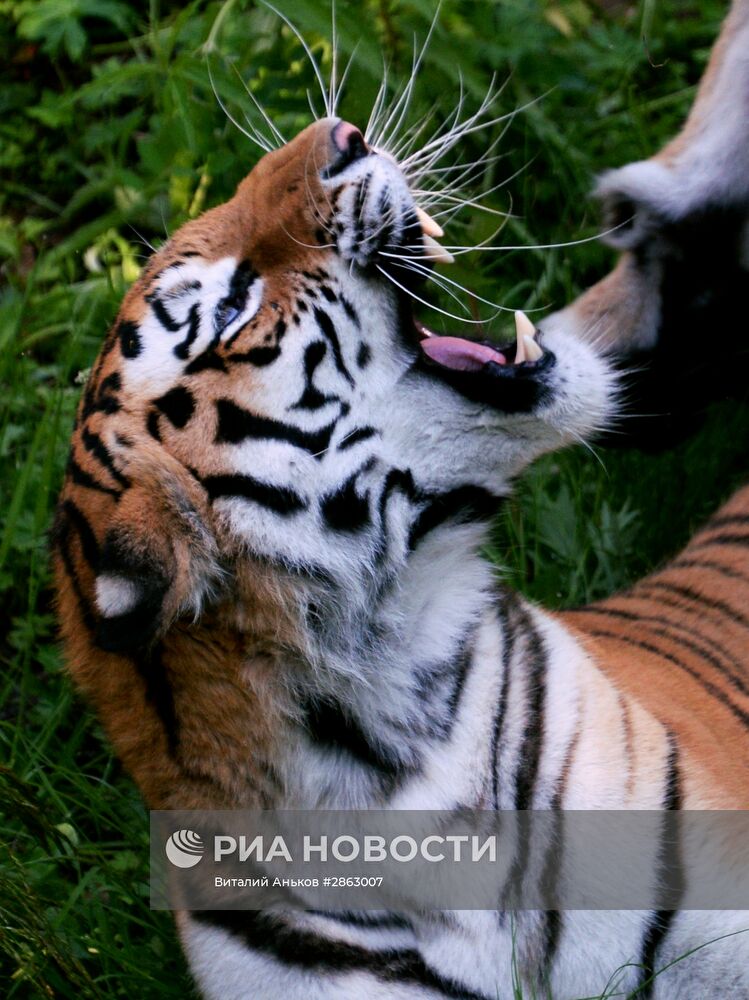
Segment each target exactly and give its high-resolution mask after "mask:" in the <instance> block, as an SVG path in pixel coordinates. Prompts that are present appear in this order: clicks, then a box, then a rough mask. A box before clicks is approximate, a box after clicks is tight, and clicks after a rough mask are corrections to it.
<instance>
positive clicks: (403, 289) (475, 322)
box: [375, 264, 499, 326]
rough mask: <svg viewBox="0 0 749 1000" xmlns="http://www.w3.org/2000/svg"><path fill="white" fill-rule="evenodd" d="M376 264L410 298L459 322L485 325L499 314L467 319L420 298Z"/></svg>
mask: <svg viewBox="0 0 749 1000" xmlns="http://www.w3.org/2000/svg"><path fill="white" fill-rule="evenodd" d="M375 266H376V268H377V270H378V271H379V272H380V273H381V274H383V275H384V276H385V277H386V278H387V279H388V281H390V282H392V284H394V285H395V286H396V287H397V288H400V290H401V291H402V292H405V294H406V295H408V296H409V298H412V299H414V301H416V302H420V303H421V304H422V305H423V306H426V307H427V308H428V309H433V310H434V311H435V312H438V313H442V315H443V316H447V317H448V319H455V320H457V321H458V322H459V323H471V324H472V325H475V326H485V325H486V324H487V323H490V322H491V321H492V320H493V319H496V317H497V316H498V315H499V311H498V312H497V313H495V315H494V316H489V317H488V318H487V319H467V318H466V317H465V316H456V315H455V314H454V313H450V312H447V311H446V310H445V309H440V308H439V306H435V305H433V304H432V303H431V302H427V301H426V299H422V298H420V297H419V296H418V295H416V294H415V293H414V292H412V291H410V290H409V289H408V288H406V287H405V286H404V285H401V283H400V282H399V281H396V280H395V278H394V277H393V276H392V274H389V273H388V272H387V271H386V270H385V268H383V267H381V266H380V265H379V264H376V265H375Z"/></svg>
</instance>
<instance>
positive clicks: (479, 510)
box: [408, 484, 498, 549]
mask: <svg viewBox="0 0 749 1000" xmlns="http://www.w3.org/2000/svg"><path fill="white" fill-rule="evenodd" d="M497 507H498V499H497V498H496V497H495V496H494V495H493V494H492V493H490V492H489V490H485V489H484V488H483V487H481V486H473V485H470V484H469V485H466V486H458V487H456V488H455V489H453V490H449V491H448V492H447V493H440V494H438V495H436V496H433V497H432V498H431V499H430V501H429V503H428V504H427V506H426V507H425V508H424V510H422V511H421V513H420V514H419V516H418V517H417V518H416V521H415V522H414V524H413V525H412V527H411V533H410V535H409V539H408V544H409V548H411V549H414V548H416V546H417V545H418V544H419V542H420V541H421V540H422V539H423V538H424V536H425V535H428V534H429V533H430V532H431V531H434V530H435V528H438V527H439V526H440V525H441V524H444V523H445V521H450V520H455V519H459V520H461V521H472V520H478V519H481V520H489V519H490V518H491V517H493V516H494V515H495V514H496V512H497Z"/></svg>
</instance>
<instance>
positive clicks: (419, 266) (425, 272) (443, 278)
mask: <svg viewBox="0 0 749 1000" xmlns="http://www.w3.org/2000/svg"><path fill="white" fill-rule="evenodd" d="M383 256H385V257H396V256H397V255H396V254H391V253H387V251H383ZM424 259H425V260H428V259H429V258H424ZM405 260H408V261H409V262H413V264H414V268H415V269H417V270H418V271H419V272H420V273H422V274H423V275H424V276H425V277H428V278H431V277H433V276H434V272H433V271H432V270H431V269H430V268H428V267H427V266H426V265H424V264H420V263H418V260H419V258H413V257H407V258H405ZM439 280H440V281H441V282H444V283H446V284H447V285H451V286H452V287H453V288H458V289H460V291H461V292H463V293H464V294H465V295H468V296H469V297H470V298H472V299H475V300H476V301H477V302H483V303H484V305H487V306H491V307H492V309H497V310H499V312H515V309H514V308H511V307H510V306H502V305H500V304H499V303H498V302H492V301H491V300H490V299H485V298H483V297H482V296H481V295H477V294H476V293H475V292H472V291H470V290H469V289H468V288H466V287H465V285H461V284H460V282H459V281H454V280H453V279H452V278H448V277H447V276H446V275H444V274H440V275H439ZM533 311H534V310H532V309H529V310H528V312H533ZM536 311H538V310H536Z"/></svg>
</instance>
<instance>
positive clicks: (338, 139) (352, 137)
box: [331, 121, 369, 164]
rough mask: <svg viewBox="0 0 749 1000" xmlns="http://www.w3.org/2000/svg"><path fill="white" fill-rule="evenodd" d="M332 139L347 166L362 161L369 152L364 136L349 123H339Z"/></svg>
mask: <svg viewBox="0 0 749 1000" xmlns="http://www.w3.org/2000/svg"><path fill="white" fill-rule="evenodd" d="M331 139H332V140H333V145H334V146H335V148H336V149H337V150H338V152H339V153H340V154H341V158H342V159H343V160H345V162H346V164H349V163H353V161H354V160H359V159H361V157H362V156H366V155H367V153H368V152H369V150H368V149H367V144H366V142H365V141H364V136H363V135H362V134H361V132H360V131H359V129H358V128H357V127H356V125H351V124H350V123H349V122H344V121H340V122H338V124H337V125H335V126H334V127H333V131H332V133H331Z"/></svg>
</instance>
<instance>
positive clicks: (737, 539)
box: [689, 532, 749, 551]
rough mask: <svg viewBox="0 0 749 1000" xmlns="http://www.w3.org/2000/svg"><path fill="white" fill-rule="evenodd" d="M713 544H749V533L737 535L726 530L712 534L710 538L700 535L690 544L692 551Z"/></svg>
mask: <svg viewBox="0 0 749 1000" xmlns="http://www.w3.org/2000/svg"><path fill="white" fill-rule="evenodd" d="M711 545H749V535H736V534H733V533H731V532H725V533H724V534H721V535H712V536H711V537H710V538H703V537H702V535H698V536H697V539H696V541H694V542H692V544H691V545H690V546H689V549H690V551H694V549H707V548H710V546H711Z"/></svg>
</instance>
